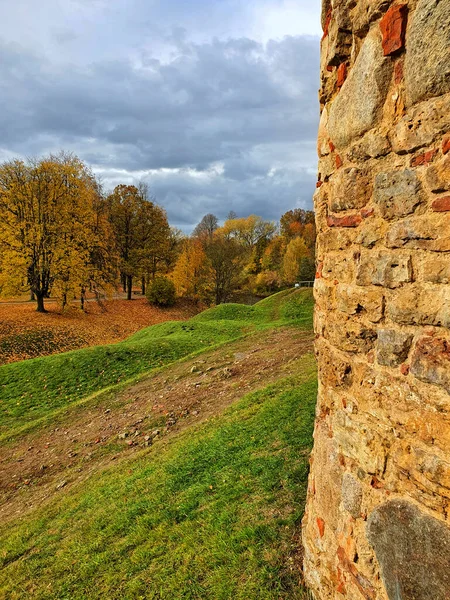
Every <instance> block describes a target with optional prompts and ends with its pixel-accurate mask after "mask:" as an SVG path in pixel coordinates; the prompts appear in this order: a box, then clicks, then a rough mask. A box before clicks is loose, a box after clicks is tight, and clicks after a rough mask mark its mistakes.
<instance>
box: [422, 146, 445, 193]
mask: <svg viewBox="0 0 450 600" xmlns="http://www.w3.org/2000/svg"><path fill="white" fill-rule="evenodd" d="M425 182H426V184H427V186H428V187H429V188H430V190H431V191H432V192H435V193H439V192H446V191H447V190H450V154H449V155H447V156H445V157H444V158H443V159H442V160H440V161H439V162H438V163H436V164H435V165H432V166H430V167H429V168H428V169H427V171H426V175H425Z"/></svg>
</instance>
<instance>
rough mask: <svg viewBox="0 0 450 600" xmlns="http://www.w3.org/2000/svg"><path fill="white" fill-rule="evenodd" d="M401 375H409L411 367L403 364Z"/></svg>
mask: <svg viewBox="0 0 450 600" xmlns="http://www.w3.org/2000/svg"><path fill="white" fill-rule="evenodd" d="M400 373H401V374H402V375H408V373H409V365H407V364H406V363H403V364H402V366H401V367H400Z"/></svg>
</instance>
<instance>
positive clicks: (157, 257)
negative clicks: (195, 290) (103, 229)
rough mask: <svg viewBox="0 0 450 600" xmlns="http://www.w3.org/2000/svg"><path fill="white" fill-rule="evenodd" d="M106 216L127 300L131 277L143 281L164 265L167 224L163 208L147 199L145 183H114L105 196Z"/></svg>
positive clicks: (168, 244)
mask: <svg viewBox="0 0 450 600" xmlns="http://www.w3.org/2000/svg"><path fill="white" fill-rule="evenodd" d="M107 202H108V210H109V219H110V222H111V225H112V227H113V230H114V235H115V239H116V244H117V250H118V253H119V256H120V273H121V280H122V285H123V287H124V289H125V290H126V292H127V298H128V300H131V296H132V289H133V279H134V278H140V279H141V285H142V288H143V290H142V291H143V293H145V284H146V282H147V281H148V280H149V279H150V278H151V279H153V278H154V277H155V276H156V274H157V273H158V272H165V269H164V265H166V260H167V257H168V254H169V252H170V227H169V224H168V221H167V216H166V214H165V212H164V211H163V210H162V209H161V208H160V207H159V206H157V205H156V204H155V203H154V202H152V201H151V200H150V199H149V196H148V190H147V188H146V187H145V186H142V185H141V186H139V187H136V186H134V185H118V186H116V188H115V189H114V191H113V192H112V194H110V195H109V196H108V198H107Z"/></svg>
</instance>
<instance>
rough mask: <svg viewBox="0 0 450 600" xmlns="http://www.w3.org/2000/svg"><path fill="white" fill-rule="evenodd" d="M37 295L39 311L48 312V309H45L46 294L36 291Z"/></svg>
mask: <svg viewBox="0 0 450 600" xmlns="http://www.w3.org/2000/svg"><path fill="white" fill-rule="evenodd" d="M35 296H36V301H37V308H36V310H37V312H40V313H46V312H47V311H46V310H45V306H44V294H37V293H35Z"/></svg>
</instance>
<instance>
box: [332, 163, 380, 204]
mask: <svg viewBox="0 0 450 600" xmlns="http://www.w3.org/2000/svg"><path fill="white" fill-rule="evenodd" d="M371 194H372V182H371V181H370V179H369V177H368V176H367V173H366V172H365V171H363V170H361V169H355V168H354V167H351V168H348V169H340V170H339V171H337V172H336V173H335V174H334V175H333V177H332V178H331V179H330V195H331V206H330V208H331V210H332V212H339V211H342V210H352V209H358V208H362V207H363V206H365V205H366V204H367V202H368V200H369V198H370V196H371Z"/></svg>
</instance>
